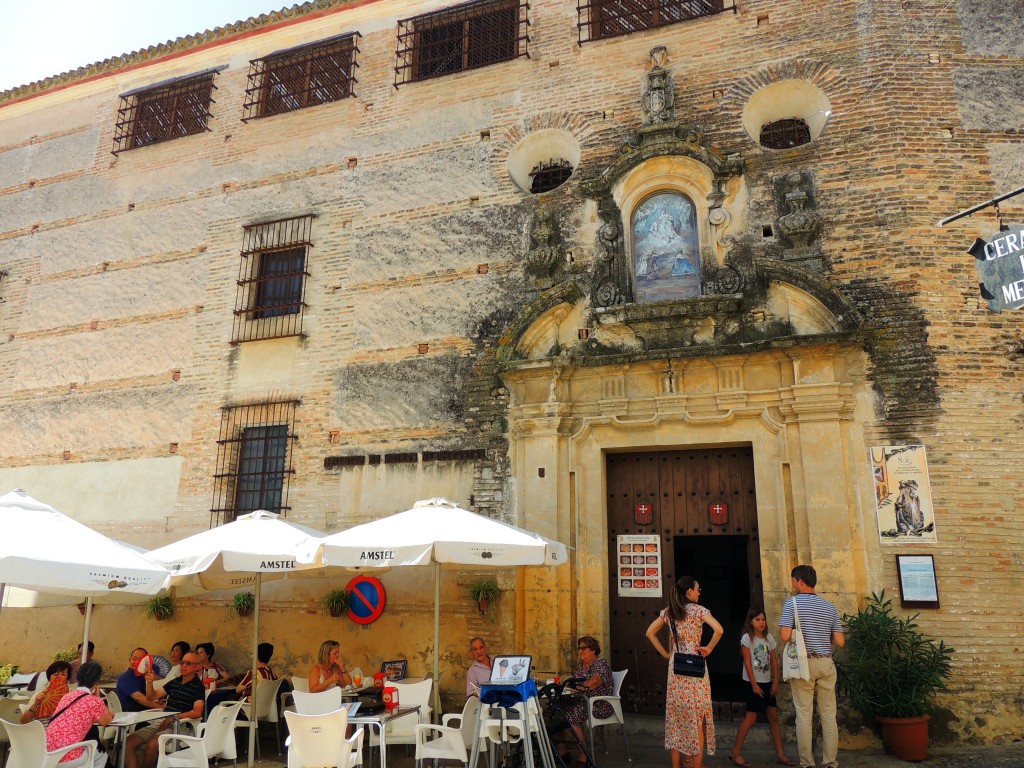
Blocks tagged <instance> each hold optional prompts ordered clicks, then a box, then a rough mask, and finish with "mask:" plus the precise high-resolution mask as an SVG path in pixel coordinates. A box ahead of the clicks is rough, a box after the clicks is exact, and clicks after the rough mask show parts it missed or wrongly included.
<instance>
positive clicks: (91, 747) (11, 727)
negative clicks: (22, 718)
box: [0, 720, 96, 768]
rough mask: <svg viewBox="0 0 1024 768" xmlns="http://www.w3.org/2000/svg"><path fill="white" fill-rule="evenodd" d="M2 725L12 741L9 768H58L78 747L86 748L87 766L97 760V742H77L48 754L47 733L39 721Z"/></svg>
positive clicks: (5, 722) (6, 722)
mask: <svg viewBox="0 0 1024 768" xmlns="http://www.w3.org/2000/svg"><path fill="white" fill-rule="evenodd" d="M0 725H2V726H3V727H4V728H6V729H7V736H8V738H9V739H10V741H11V754H10V757H9V759H8V761H7V768H56V766H57V763H59V762H60V760H61V758H62V757H64V755H66V754H67V753H68V752H70V751H71V750H73V749H77V748H78V747H85V754H86V756H87V757H88V762H86V765H87V766H92V764H93V761H94V760H95V757H96V742H95V741H76V742H75V743H74V744H69V745H68V746H66V747H61V748H60V749H55V750H54V751H53V752H47V751H46V731H45V730H44V729H43V724H42V723H40V722H39V721H38V720H33V721H32V722H30V723H25V724H24V725H21V724H20V723H12V722H9V721H6V720H5V721H3V723H0Z"/></svg>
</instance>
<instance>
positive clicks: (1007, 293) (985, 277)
mask: <svg viewBox="0 0 1024 768" xmlns="http://www.w3.org/2000/svg"><path fill="white" fill-rule="evenodd" d="M968 252H969V253H970V254H971V255H972V256H974V259H975V262H974V266H975V269H976V270H977V273H978V280H979V282H980V286H981V297H982V298H983V299H985V300H986V301H988V308H989V309H991V310H992V311H993V312H1001V311H1002V310H1004V309H1017V308H1018V307H1024V225H1021V224H1010V225H1009V226H1008V227H1007V228H1006V229H1005V230H1001V231H999V232H996V233H995V234H994V235H992V236H991V237H989V238H987V239H985V240H982V239H981V238H978V239H977V240H975V241H974V245H972V246H971V247H970V248H969V249H968Z"/></svg>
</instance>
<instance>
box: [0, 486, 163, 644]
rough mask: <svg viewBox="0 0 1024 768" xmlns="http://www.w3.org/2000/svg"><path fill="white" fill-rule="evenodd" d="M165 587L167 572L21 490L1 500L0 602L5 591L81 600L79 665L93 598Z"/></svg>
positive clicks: (85, 640)
mask: <svg viewBox="0 0 1024 768" xmlns="http://www.w3.org/2000/svg"><path fill="white" fill-rule="evenodd" d="M169 584H170V574H169V573H168V572H167V569H166V568H163V567H162V566H159V565H155V564H154V563H152V562H150V561H149V560H147V559H146V558H145V557H143V556H142V555H141V554H139V553H138V552H134V551H132V550H131V549H129V548H128V547H125V546H124V545H122V544H121V543H119V542H117V541H115V540H113V539H110V538H107V537H106V536H104V535H103V534H102V533H100V532H99V531H94V530H93V529H92V528H90V527H88V526H87V525H83V524H82V523H80V522H78V521H77V520H75V519H74V518H71V517H68V516H67V515H63V514H61V513H60V512H58V511H57V510H55V509H54V508H53V507H51V506H49V505H48V504H44V503H43V502H41V501H38V500H36V499H33V498H32V497H31V496H29V495H28V494H27V493H25V491H23V490H20V489H17V490H14V491H11V492H10V493H8V494H5V495H4V496H0V603H3V592H4V591H5V588H6V587H8V586H10V587H20V588H22V589H27V590H35V591H36V592H43V593H46V594H50V595H66V596H71V597H73V598H76V602H77V600H82V599H85V602H86V612H85V627H84V630H83V636H82V661H83V662H84V661H85V659H86V654H87V652H88V647H89V624H90V621H91V619H92V603H93V599H94V598H100V599H102V598H104V597H109V596H112V595H115V594H117V595H121V594H123V593H137V594H141V595H155V594H157V593H158V592H160V591H161V590H163V589H166V588H167V587H168V585H169Z"/></svg>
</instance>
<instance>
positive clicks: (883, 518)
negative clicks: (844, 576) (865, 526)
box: [869, 445, 936, 544]
mask: <svg viewBox="0 0 1024 768" xmlns="http://www.w3.org/2000/svg"><path fill="white" fill-rule="evenodd" d="M869 452H870V458H871V475H872V481H873V483H874V487H875V513H876V515H877V518H878V536H879V538H880V539H881V541H883V542H896V543H900V544H918V543H920V544H934V543H935V542H936V535H935V507H934V504H933V500H932V489H931V483H930V482H929V481H928V460H927V459H926V458H925V451H924V446H923V445H880V446H876V447H874V448H871V449H869Z"/></svg>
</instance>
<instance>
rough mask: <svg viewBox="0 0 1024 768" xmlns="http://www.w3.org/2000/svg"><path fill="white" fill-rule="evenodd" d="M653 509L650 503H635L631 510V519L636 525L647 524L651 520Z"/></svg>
mask: <svg viewBox="0 0 1024 768" xmlns="http://www.w3.org/2000/svg"><path fill="white" fill-rule="evenodd" d="M653 511H654V510H653V509H652V507H651V505H650V504H637V505H636V508H635V509H634V510H633V519H634V520H636V524H637V525H648V524H650V522H651V513H652V512H653Z"/></svg>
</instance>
